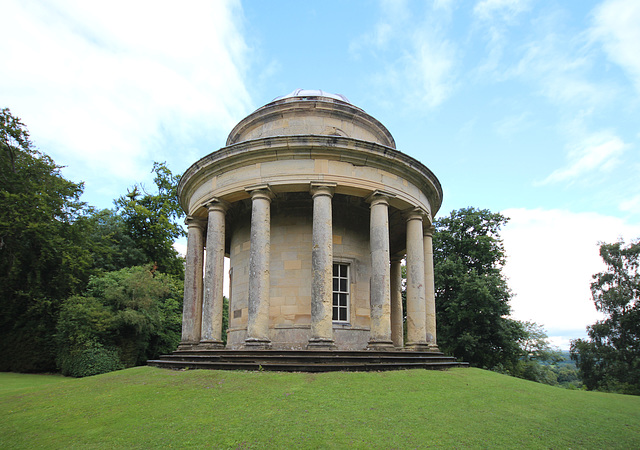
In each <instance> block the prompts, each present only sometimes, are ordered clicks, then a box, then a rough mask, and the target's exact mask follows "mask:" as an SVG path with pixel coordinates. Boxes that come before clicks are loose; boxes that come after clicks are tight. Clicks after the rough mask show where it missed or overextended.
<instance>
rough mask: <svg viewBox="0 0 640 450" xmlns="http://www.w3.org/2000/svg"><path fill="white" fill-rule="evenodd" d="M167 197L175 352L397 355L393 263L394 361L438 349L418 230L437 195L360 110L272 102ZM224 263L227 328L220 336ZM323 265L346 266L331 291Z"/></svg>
mask: <svg viewBox="0 0 640 450" xmlns="http://www.w3.org/2000/svg"><path fill="white" fill-rule="evenodd" d="M178 191H179V197H180V203H181V205H182V206H183V208H184V209H185V211H187V213H188V214H189V216H190V217H191V219H190V220H191V224H190V226H189V238H188V241H189V242H188V253H187V267H186V275H185V306H184V323H183V339H182V340H183V342H182V344H181V345H182V347H183V348H184V347H189V346H200V347H202V348H205V347H215V346H220V345H221V337H222V333H225V332H226V333H227V349H245V348H247V347H258V348H266V347H271V348H274V349H278V348H279V349H304V348H308V347H311V348H316V349H317V347H323V346H324V347H328V348H333V349H341V350H351V349H355V350H363V349H376V350H382V349H389V348H391V349H393V348H394V347H395V348H397V349H402V348H405V346H404V343H403V322H402V319H403V311H402V297H401V284H402V283H401V281H400V262H399V261H400V259H401V258H402V257H403V255H405V254H406V260H407V276H408V278H407V325H406V326H407V334H408V342H407V347H406V348H409V349H413V350H422V349H427V348H436V347H435V345H436V339H435V302H434V300H433V266H432V264H431V262H432V255H431V252H432V250H431V244H430V243H431V241H430V237H429V235H428V234H425V233H424V229H426V230H427V232H428V226H430V224H431V217H433V215H434V214H435V213H436V212H437V210H438V208H439V207H440V204H441V202H442V189H441V187H440V183H439V182H438V180H437V178H436V177H435V176H434V175H433V173H431V171H430V170H429V169H428V168H427V167H425V166H424V165H423V164H421V163H420V162H418V161H416V160H415V159H413V158H411V157H409V156H407V155H405V154H403V153H401V152H399V151H397V150H396V149H395V142H394V141H393V137H392V136H391V134H390V133H389V132H388V130H387V129H386V128H385V127H384V126H383V125H382V124H380V123H379V122H378V121H377V120H376V119H374V118H373V117H371V116H369V115H368V114H366V113H365V112H364V111H362V110H361V109H359V108H357V107H355V106H353V105H352V104H350V103H348V102H346V101H343V100H342V99H341V97H339V96H331V97H329V98H325V97H313V98H306V97H304V98H302V97H296V96H288V97H286V98H282V99H278V100H276V101H274V102H272V103H270V104H269V105H266V106H265V107H263V108H260V109H259V110H258V111H256V112H255V113H253V114H251V115H250V116H248V117H247V118H246V119H244V120H243V121H241V122H240V123H239V124H238V125H237V126H236V127H235V128H234V130H233V131H232V132H231V134H230V135H229V139H228V142H227V146H226V147H224V148H222V149H220V150H219V151H217V152H214V153H211V154H210V155H208V156H206V157H204V158H202V159H201V160H199V161H198V162H196V163H195V164H194V165H193V166H191V167H190V168H189V169H188V170H187V171H186V172H185V174H184V175H183V177H182V179H181V181H180V184H179V187H178ZM407 212H408V215H407V214H406V213H407ZM423 221H424V222H425V226H423ZM205 224H208V225H205ZM205 226H206V230H207V237H206V241H207V242H206V246H207V258H206V267H205V268H204V273H203V247H204V231H203V230H204V228H203V227H205ZM225 255H227V256H229V258H230V273H229V281H230V292H229V297H230V304H229V329H228V330H221V318H222V295H221V286H222V279H223V277H224V274H222V263H221V260H222V259H223V257H224V256H225ZM391 255H393V257H394V258H393V262H391V261H390V260H391V259H392V258H391ZM334 264H341V265H344V266H346V267H347V268H348V277H346V278H341V279H340V277H338V278H337V279H335V280H334V277H333V265H334ZM203 278H204V285H203V281H202V280H203ZM340 280H342V281H340ZM334 282H336V283H338V282H339V283H342V284H341V287H340V296H341V297H340V296H338V297H336V299H338V298H339V299H341V301H343V302H344V301H345V300H346V306H344V307H342V306H340V308H344V309H341V310H340V311H341V313H342V314H346V318H345V317H344V316H342V317H341V320H337V321H336V320H333V317H332V316H333V313H334ZM203 292H204V293H203ZM336 295H337V294H336ZM336 301H337V300H336ZM336 308H337V307H336ZM336 311H338V309H336Z"/></svg>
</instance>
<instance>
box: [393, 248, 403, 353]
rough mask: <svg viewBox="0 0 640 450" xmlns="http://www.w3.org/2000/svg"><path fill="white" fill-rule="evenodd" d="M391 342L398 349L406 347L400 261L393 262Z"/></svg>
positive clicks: (394, 260)
mask: <svg viewBox="0 0 640 450" xmlns="http://www.w3.org/2000/svg"><path fill="white" fill-rule="evenodd" d="M391 340H392V341H393V346H394V347H396V348H402V347H403V346H404V329H403V316H402V265H401V261H400V260H399V259H393V260H391Z"/></svg>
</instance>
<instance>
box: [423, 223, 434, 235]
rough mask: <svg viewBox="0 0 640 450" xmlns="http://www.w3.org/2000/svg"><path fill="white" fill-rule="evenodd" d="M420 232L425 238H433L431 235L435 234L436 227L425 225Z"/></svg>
mask: <svg viewBox="0 0 640 450" xmlns="http://www.w3.org/2000/svg"><path fill="white" fill-rule="evenodd" d="M422 232H423V233H424V235H425V236H429V237H433V233H435V232H436V227H435V225H431V226H426V225H425V227H424V230H422Z"/></svg>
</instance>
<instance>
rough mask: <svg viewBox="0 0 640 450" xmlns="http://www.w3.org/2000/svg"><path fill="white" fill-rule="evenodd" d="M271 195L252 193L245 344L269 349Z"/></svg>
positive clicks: (261, 190)
mask: <svg viewBox="0 0 640 450" xmlns="http://www.w3.org/2000/svg"><path fill="white" fill-rule="evenodd" d="M271 197H272V195H271V192H270V191H269V189H268V188H267V187H265V188H261V189H255V190H252V191H251V204H252V206H251V249H250V250H249V317H248V323H247V338H246V341H245V342H246V345H248V346H258V347H268V346H270V344H271V341H270V339H269V282H270V280H269V260H270V255H271Z"/></svg>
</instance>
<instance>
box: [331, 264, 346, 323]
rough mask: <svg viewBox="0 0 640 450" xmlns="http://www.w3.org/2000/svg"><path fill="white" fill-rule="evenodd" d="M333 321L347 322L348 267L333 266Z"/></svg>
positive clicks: (344, 265) (343, 265)
mask: <svg viewBox="0 0 640 450" xmlns="http://www.w3.org/2000/svg"><path fill="white" fill-rule="evenodd" d="M333 320H334V321H335V322H348V321H349V265H348V264H334V265H333Z"/></svg>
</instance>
